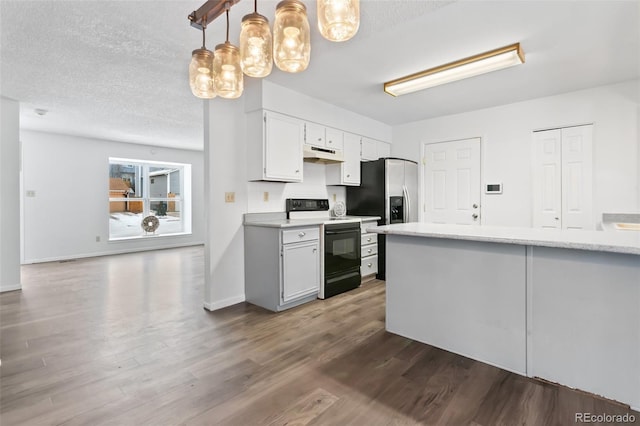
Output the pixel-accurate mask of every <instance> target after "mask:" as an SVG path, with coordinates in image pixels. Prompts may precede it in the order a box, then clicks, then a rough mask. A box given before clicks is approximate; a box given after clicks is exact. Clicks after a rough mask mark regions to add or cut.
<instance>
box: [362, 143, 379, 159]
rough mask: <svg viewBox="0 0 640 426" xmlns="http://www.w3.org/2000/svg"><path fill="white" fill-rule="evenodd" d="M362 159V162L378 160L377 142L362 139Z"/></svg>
mask: <svg viewBox="0 0 640 426" xmlns="http://www.w3.org/2000/svg"><path fill="white" fill-rule="evenodd" d="M360 158H361V160H362V161H371V160H377V159H378V145H377V141H376V140H374V139H370V138H365V137H362V142H361V150H360Z"/></svg>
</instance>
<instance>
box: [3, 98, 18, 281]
mask: <svg viewBox="0 0 640 426" xmlns="http://www.w3.org/2000/svg"><path fill="white" fill-rule="evenodd" d="M19 135H20V105H19V104H18V102H16V101H14V100H11V99H7V98H2V97H0V200H1V201H2V202H0V292H3V291H11V290H18V289H20V288H21V285H20V137H19Z"/></svg>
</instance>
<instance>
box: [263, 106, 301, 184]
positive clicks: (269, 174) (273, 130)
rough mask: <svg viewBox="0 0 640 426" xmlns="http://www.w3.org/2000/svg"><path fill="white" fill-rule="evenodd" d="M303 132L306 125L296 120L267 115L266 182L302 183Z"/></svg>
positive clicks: (283, 116)
mask: <svg viewBox="0 0 640 426" xmlns="http://www.w3.org/2000/svg"><path fill="white" fill-rule="evenodd" d="M303 131H304V123H303V122H302V121H300V120H298V119H296V118H293V117H289V116H286V115H282V114H277V113H273V112H266V113H265V153H264V177H265V179H266V180H277V181H285V182H302V135H303Z"/></svg>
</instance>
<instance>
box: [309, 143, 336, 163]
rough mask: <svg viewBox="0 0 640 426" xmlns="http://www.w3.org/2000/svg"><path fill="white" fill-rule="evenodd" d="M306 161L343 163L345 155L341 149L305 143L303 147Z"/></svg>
mask: <svg viewBox="0 0 640 426" xmlns="http://www.w3.org/2000/svg"><path fill="white" fill-rule="evenodd" d="M303 157H304V161H308V162H310V163H324V164H330V163H343V162H344V155H343V154H342V151H340V150H333V149H327V148H320V147H317V146H313V145H306V144H305V145H304V149H303Z"/></svg>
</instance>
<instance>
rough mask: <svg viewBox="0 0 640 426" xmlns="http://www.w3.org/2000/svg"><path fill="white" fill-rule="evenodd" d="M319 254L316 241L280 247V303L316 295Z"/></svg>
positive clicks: (318, 283)
mask: <svg viewBox="0 0 640 426" xmlns="http://www.w3.org/2000/svg"><path fill="white" fill-rule="evenodd" d="M319 289H320V253H319V243H318V241H317V240H316V241H310V242H306V243H296V244H285V245H284V246H283V247H282V302H283V303H287V302H290V301H292V300H295V299H298V298H300V297H303V296H308V295H310V294H314V293H316V294H317V293H318V290H319Z"/></svg>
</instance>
